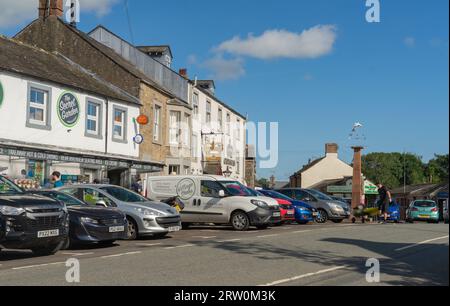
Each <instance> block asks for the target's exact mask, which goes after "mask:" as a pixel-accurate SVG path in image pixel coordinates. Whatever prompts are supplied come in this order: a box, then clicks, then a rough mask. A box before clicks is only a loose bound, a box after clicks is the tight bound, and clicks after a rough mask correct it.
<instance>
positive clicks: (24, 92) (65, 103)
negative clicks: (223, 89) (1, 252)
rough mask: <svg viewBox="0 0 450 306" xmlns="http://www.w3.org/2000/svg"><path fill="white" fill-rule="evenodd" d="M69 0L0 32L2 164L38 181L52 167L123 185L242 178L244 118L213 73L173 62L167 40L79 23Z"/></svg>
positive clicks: (42, 7) (44, 4) (70, 177)
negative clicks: (155, 41)
mask: <svg viewBox="0 0 450 306" xmlns="http://www.w3.org/2000/svg"><path fill="white" fill-rule="evenodd" d="M62 2H63V1H62V0H51V1H45V0H40V1H39V17H38V18H37V19H36V20H34V21H33V22H32V23H30V24H29V25H28V26H26V27H25V28H24V29H22V30H21V31H20V32H19V33H17V34H16V35H15V36H14V37H13V38H6V37H1V38H0V49H1V50H0V51H1V52H0V173H3V174H5V175H8V176H10V177H11V178H18V179H20V178H22V179H33V180H35V181H38V182H39V183H40V184H41V185H42V184H45V180H46V178H47V177H48V175H49V173H51V172H52V171H55V170H57V171H59V172H61V173H62V174H63V179H64V180H67V181H71V182H74V183H75V182H92V181H94V180H98V181H108V182H110V183H113V184H120V185H123V186H129V185H130V184H131V182H132V181H133V179H134V178H135V177H136V176H141V177H142V176H144V177H145V176H148V175H162V174H174V175H175V174H178V175H181V174H183V175H185V174H188V175H189V174H194V175H201V174H219V175H226V176H229V177H231V178H233V179H238V180H241V181H245V173H246V172H247V173H248V171H246V169H245V164H246V158H245V156H246V120H247V118H246V116H244V115H243V114H241V113H239V112H238V111H236V110H235V109H233V108H232V107H230V106H229V105H228V104H226V103H225V102H223V101H222V100H220V99H219V98H218V97H217V96H216V95H215V84H214V82H213V81H212V80H197V79H194V80H192V79H190V78H189V77H188V75H187V71H186V70H185V69H181V70H180V71H178V72H177V71H174V70H173V69H172V67H171V65H172V61H173V56H172V52H171V50H170V47H169V46H134V45H132V44H131V43H129V42H127V41H126V40H124V39H122V38H121V37H119V36H118V35H116V34H114V33H113V32H111V31H109V30H108V29H106V28H105V27H101V26H99V27H97V28H95V29H94V30H92V31H91V32H90V33H84V32H82V31H80V30H78V29H77V28H76V27H75V26H74V25H71V24H68V23H66V22H64V21H63V20H62V18H61V17H62V15H63V3H62ZM49 4H50V6H49V7H48V5H49ZM250 177H254V173H252V174H251V175H250ZM248 183H250V184H251V183H252V182H248Z"/></svg>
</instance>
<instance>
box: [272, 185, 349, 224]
mask: <svg viewBox="0 0 450 306" xmlns="http://www.w3.org/2000/svg"><path fill="white" fill-rule="evenodd" d="M277 191H278V192H280V193H282V194H285V195H287V196H288V197H290V198H293V199H295V200H298V201H302V202H306V203H307V204H309V205H311V206H312V207H314V208H316V209H317V210H318V212H319V214H318V216H317V217H316V222H317V223H325V222H327V221H328V220H331V221H333V222H334V223H341V222H342V221H343V220H344V219H348V218H349V217H350V206H349V205H348V204H347V203H344V202H341V201H336V200H333V199H332V198H331V197H330V196H328V195H326V194H324V193H322V192H320V191H317V190H314V189H301V188H285V189H280V190H277Z"/></svg>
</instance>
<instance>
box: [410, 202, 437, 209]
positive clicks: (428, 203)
mask: <svg viewBox="0 0 450 306" xmlns="http://www.w3.org/2000/svg"><path fill="white" fill-rule="evenodd" d="M414 206H415V207H423V208H427V207H436V203H434V202H431V201H416V202H414Z"/></svg>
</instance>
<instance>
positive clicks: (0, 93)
mask: <svg viewBox="0 0 450 306" xmlns="http://www.w3.org/2000/svg"><path fill="white" fill-rule="evenodd" d="M2 103H3V85H2V82H0V107H2Z"/></svg>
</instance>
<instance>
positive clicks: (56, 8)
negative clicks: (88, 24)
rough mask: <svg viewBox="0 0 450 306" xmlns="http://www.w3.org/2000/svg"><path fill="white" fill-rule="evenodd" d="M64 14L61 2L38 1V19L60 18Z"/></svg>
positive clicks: (51, 0) (55, 0)
mask: <svg viewBox="0 0 450 306" xmlns="http://www.w3.org/2000/svg"><path fill="white" fill-rule="evenodd" d="M63 13H64V8H63V0H39V17H40V18H47V17H48V16H56V17H61V16H62V15H63Z"/></svg>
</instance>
